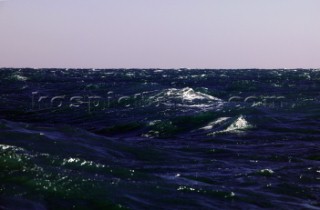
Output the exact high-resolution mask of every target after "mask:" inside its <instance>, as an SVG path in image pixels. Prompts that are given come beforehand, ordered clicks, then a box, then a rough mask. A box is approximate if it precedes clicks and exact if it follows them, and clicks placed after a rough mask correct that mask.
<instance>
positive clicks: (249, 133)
mask: <svg viewBox="0 0 320 210" xmlns="http://www.w3.org/2000/svg"><path fill="white" fill-rule="evenodd" d="M319 123H320V70H319V69H292V70H287V69H275V70H263V69H247V70H244V69H238V70H223V69H221V70H218V69H217V70H210V69H167V70H164V69H9V68H6V69H1V71H0V209H14V210H15V209H18V210H19V209H24V210H25V209H27V210H29V209H37V210H38V209H52V210H56V209H265V208H267V209H320V162H319V161H320V127H319Z"/></svg>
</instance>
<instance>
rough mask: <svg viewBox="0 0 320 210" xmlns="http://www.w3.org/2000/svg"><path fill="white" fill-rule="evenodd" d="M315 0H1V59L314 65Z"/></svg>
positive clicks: (317, 61)
mask: <svg viewBox="0 0 320 210" xmlns="http://www.w3.org/2000/svg"><path fill="white" fill-rule="evenodd" d="M319 11H320V0H158V1H156V0H8V1H3V0H0V67H37V68H41V67H61V68H183V67H185V68H320V12H319Z"/></svg>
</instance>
